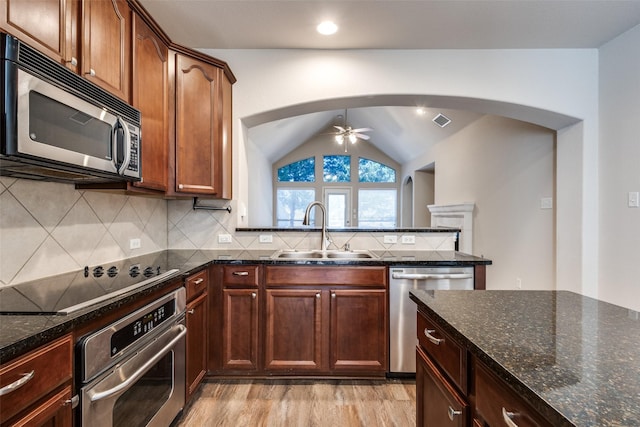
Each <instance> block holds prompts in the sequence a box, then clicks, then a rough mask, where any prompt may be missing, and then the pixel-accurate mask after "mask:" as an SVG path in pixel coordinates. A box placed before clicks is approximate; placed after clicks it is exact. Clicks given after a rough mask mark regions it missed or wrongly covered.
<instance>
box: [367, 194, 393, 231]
mask: <svg viewBox="0 0 640 427" xmlns="http://www.w3.org/2000/svg"><path fill="white" fill-rule="evenodd" d="M395 226H396V190H360V191H359V192H358V227H359V228H393V227H395Z"/></svg>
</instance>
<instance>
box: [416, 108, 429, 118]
mask: <svg viewBox="0 0 640 427" xmlns="http://www.w3.org/2000/svg"><path fill="white" fill-rule="evenodd" d="M416 114H417V115H419V116H424V115H425V114H427V110H426V108H424V107H418V108H416Z"/></svg>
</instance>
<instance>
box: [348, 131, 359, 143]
mask: <svg viewBox="0 0 640 427" xmlns="http://www.w3.org/2000/svg"><path fill="white" fill-rule="evenodd" d="M357 140H358V137H357V136H356V135H355V134H353V133H350V134H349V141H351V143H352V144H355V142H356V141H357Z"/></svg>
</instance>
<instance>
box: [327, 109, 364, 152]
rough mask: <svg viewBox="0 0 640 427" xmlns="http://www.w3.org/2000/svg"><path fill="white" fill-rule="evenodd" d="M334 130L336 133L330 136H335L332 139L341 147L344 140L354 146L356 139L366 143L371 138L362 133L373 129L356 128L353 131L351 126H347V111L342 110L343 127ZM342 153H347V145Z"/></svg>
mask: <svg viewBox="0 0 640 427" xmlns="http://www.w3.org/2000/svg"><path fill="white" fill-rule="evenodd" d="M334 128H336V129H337V130H338V131H337V132H334V133H332V135H335V136H334V138H335V140H336V142H337V143H338V144H340V145H342V144H343V143H344V142H345V140H347V141H349V142H351V143H352V144H355V142H356V141H357V140H358V139H363V140H365V141H367V140H368V139H369V138H371V137H370V136H369V135H365V134H364V133H363V132H369V131H372V130H373V129H371V128H357V129H353V128H352V127H351V126H349V125H347V110H344V124H343V126H334ZM344 151H345V152H346V151H347V145H346V144H345V147H344Z"/></svg>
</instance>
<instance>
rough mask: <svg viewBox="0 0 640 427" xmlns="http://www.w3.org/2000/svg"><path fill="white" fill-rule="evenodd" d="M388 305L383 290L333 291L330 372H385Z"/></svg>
mask: <svg viewBox="0 0 640 427" xmlns="http://www.w3.org/2000/svg"><path fill="white" fill-rule="evenodd" d="M386 303H387V292H386V291H385V290H384V289H368V290H361V289H355V290H333V291H331V310H330V312H331V331H330V337H331V343H330V347H331V361H330V368H331V370H333V371H335V372H340V371H358V370H365V371H379V372H385V371H386V369H387V365H386V363H387V344H386V343H387V340H386V328H387V325H386V319H387V317H386V316H384V313H385V306H386Z"/></svg>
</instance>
